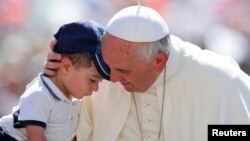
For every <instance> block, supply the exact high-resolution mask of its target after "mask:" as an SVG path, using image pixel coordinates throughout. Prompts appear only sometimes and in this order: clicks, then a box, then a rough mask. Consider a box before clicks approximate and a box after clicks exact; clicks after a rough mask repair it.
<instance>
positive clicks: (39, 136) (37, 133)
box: [26, 125, 47, 141]
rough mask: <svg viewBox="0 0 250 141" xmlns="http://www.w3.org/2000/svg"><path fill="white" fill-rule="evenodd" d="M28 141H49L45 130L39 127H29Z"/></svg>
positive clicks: (27, 129) (27, 128)
mask: <svg viewBox="0 0 250 141" xmlns="http://www.w3.org/2000/svg"><path fill="white" fill-rule="evenodd" d="M26 131H27V136H28V141H47V139H46V137H45V135H44V128H43V127H41V126H37V125H27V127H26Z"/></svg>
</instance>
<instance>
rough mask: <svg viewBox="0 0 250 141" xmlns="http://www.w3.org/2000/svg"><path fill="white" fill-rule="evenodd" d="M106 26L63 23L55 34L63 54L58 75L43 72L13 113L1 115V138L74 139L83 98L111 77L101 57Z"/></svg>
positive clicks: (57, 49) (5, 140) (57, 48)
mask: <svg viewBox="0 0 250 141" xmlns="http://www.w3.org/2000/svg"><path fill="white" fill-rule="evenodd" d="M103 31H104V28H103V27H102V26H101V25H99V24H97V23H95V22H93V21H85V22H75V23H70V24H66V25H63V26H62V27H60V29H59V31H58V32H57V33H56V34H55V38H56V39H57V45H56V46H55V48H54V51H55V52H58V53H60V54H62V63H61V65H60V69H59V70H58V72H57V73H56V76H54V77H46V76H45V75H43V74H40V75H39V76H38V77H37V79H35V80H34V81H33V82H32V83H31V85H30V86H28V88H27V89H26V91H25V92H24V93H23V95H22V96H21V98H20V101H19V104H18V106H16V107H14V108H13V112H12V114H9V115H7V116H4V117H2V118H1V119H0V140H1V141H16V140H18V141H24V140H29V141H59V140H60V141H63V140H64V141H70V140H73V138H74V136H75V130H76V127H77V123H78V118H79V113H80V102H79V100H80V99H81V98H82V97H83V96H86V95H91V94H92V92H93V91H97V90H98V83H99V82H100V81H101V80H102V78H105V79H107V80H109V68H108V66H107V65H106V64H105V63H104V61H103V59H102V57H101V51H100V44H101V37H102V34H103Z"/></svg>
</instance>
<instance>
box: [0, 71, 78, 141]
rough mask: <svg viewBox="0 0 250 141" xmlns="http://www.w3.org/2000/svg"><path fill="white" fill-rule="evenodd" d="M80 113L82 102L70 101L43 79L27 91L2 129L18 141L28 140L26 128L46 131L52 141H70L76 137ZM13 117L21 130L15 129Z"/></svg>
mask: <svg viewBox="0 0 250 141" xmlns="http://www.w3.org/2000/svg"><path fill="white" fill-rule="evenodd" d="M43 81H44V82H43ZM45 85H47V87H46V86H45ZM49 89H50V90H49ZM79 112H80V101H79V100H73V101H71V100H69V99H67V98H66V96H65V95H64V94H63V93H62V92H61V91H60V90H59V89H58V88H57V87H56V85H54V83H53V82H52V81H51V80H50V79H48V78H47V77H44V76H42V75H41V77H39V78H36V79H35V80H34V81H33V82H32V84H31V85H30V86H29V87H28V88H27V89H26V91H25V92H24V94H23V95H22V96H21V98H20V101H19V103H18V106H16V107H14V108H13V113H12V114H10V115H7V116H5V117H3V118H1V119H0V126H1V127H2V128H3V130H4V132H5V133H7V134H8V135H10V136H12V137H13V138H15V139H17V140H18V141H25V140H27V132H26V130H25V125H38V126H41V127H44V128H45V137H46V139H47V140H48V141H57V140H60V141H69V140H72V138H73V137H74V136H75V130H76V127H77V123H78V116H79ZM13 114H15V115H16V116H14V118H15V117H16V120H15V121H16V122H14V124H16V125H17V126H19V127H16V128H15V127H13Z"/></svg>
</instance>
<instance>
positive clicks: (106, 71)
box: [93, 53, 110, 80]
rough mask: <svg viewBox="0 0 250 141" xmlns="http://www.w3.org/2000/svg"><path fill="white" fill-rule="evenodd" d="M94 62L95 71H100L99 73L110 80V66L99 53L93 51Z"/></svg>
mask: <svg viewBox="0 0 250 141" xmlns="http://www.w3.org/2000/svg"><path fill="white" fill-rule="evenodd" d="M93 60H94V64H95V66H96V69H97V71H98V72H99V73H100V75H101V76H102V77H103V78H104V79H106V80H110V68H109V66H108V65H107V64H106V63H105V62H104V60H103V58H102V56H101V54H99V53H95V54H94V56H93Z"/></svg>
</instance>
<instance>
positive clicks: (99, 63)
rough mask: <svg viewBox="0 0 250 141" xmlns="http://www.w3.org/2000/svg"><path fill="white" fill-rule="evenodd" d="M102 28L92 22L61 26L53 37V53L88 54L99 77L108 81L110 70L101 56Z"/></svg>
mask: <svg viewBox="0 0 250 141" xmlns="http://www.w3.org/2000/svg"><path fill="white" fill-rule="evenodd" d="M103 32H104V27H103V26H101V25H100V24H98V23H96V22H94V21H92V20H87V21H79V22H72V23H69V24H65V25H63V26H61V27H60V28H59V30H58V32H57V33H56V34H55V35H54V37H55V38H56V39H57V44H56V45H55V48H54V51H55V52H58V53H79V52H90V54H91V55H92V59H93V61H94V64H95V66H96V69H97V71H98V72H99V73H100V75H101V76H102V77H103V78H104V79H106V80H110V68H109V66H108V65H107V64H106V63H105V62H104V60H103V58H102V54H101V40H102V35H103Z"/></svg>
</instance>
